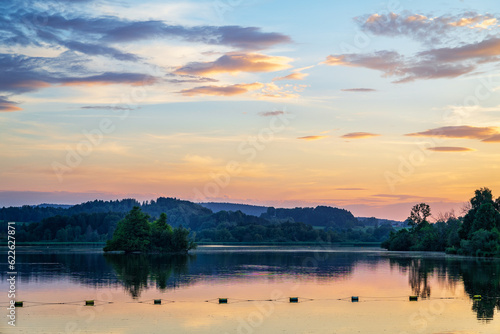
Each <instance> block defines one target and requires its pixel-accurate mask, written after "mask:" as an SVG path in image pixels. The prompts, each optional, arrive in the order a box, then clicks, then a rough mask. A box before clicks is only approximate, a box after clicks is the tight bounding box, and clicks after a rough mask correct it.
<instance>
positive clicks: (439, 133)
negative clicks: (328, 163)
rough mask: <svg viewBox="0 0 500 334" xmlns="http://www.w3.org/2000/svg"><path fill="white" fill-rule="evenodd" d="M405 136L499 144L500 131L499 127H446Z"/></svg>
mask: <svg viewBox="0 0 500 334" xmlns="http://www.w3.org/2000/svg"><path fill="white" fill-rule="evenodd" d="M405 136H413V137H442V138H466V139H479V140H481V141H483V142H499V141H500V131H499V128H498V127H493V126H488V127H476V126H469V125H460V126H444V127H440V128H435V129H430V130H427V131H422V132H415V133H408V134H406V135H405Z"/></svg>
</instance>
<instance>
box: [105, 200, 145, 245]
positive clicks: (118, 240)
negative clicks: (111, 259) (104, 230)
mask: <svg viewBox="0 0 500 334" xmlns="http://www.w3.org/2000/svg"><path fill="white" fill-rule="evenodd" d="M150 235H151V226H150V224H149V215H147V214H145V213H143V212H142V210H141V209H140V208H139V207H138V206H134V208H133V209H132V210H131V211H130V212H129V213H128V214H127V215H126V216H125V218H124V219H122V220H120V221H119V222H118V225H117V226H116V230H115V232H114V233H113V238H112V239H111V240H108V242H107V243H106V247H104V251H105V252H107V251H125V252H126V253H129V252H137V251H139V252H144V251H147V250H149V244H150Z"/></svg>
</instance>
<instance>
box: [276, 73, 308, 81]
mask: <svg viewBox="0 0 500 334" xmlns="http://www.w3.org/2000/svg"><path fill="white" fill-rule="evenodd" d="M308 75H309V74H308V73H301V72H293V73H291V74H289V75H286V76H284V77H277V78H274V79H273V81H280V80H304V78H305V77H307V76H308Z"/></svg>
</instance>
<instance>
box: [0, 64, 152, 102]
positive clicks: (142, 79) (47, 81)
mask: <svg viewBox="0 0 500 334" xmlns="http://www.w3.org/2000/svg"><path fill="white" fill-rule="evenodd" d="M56 58H58V59H54V58H44V57H28V56H20V55H12V54H0V71H1V72H2V73H3V75H2V76H1V77H0V92H9V93H13V94H21V93H26V92H31V91H36V90H38V89H41V88H45V87H50V86H52V85H68V86H70V85H109V84H128V85H134V86H142V85H151V84H154V83H156V82H158V81H159V79H158V78H156V77H153V76H151V75H147V74H140V73H128V72H105V73H101V74H95V75H88V74H87V75H80V76H77V75H75V73H62V71H61V70H62V69H65V70H67V71H68V72H69V71H71V69H72V68H71V65H68V66H69V67H68V68H65V66H66V65H65V64H66V62H67V59H65V56H64V55H63V56H61V57H56ZM57 60H59V61H60V62H59V63H58V61H57ZM69 60H70V59H69ZM69 60H68V61H69ZM58 64H59V68H60V69H61V70H59V71H58V72H54V71H47V70H45V69H46V68H49V69H53V68H54V70H55V67H57V65H58Z"/></svg>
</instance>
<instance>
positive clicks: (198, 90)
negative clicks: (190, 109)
mask: <svg viewBox="0 0 500 334" xmlns="http://www.w3.org/2000/svg"><path fill="white" fill-rule="evenodd" d="M262 87H264V84H262V83H260V82H254V83H250V84H235V85H228V86H200V87H194V88H190V89H183V90H181V91H180V92H179V93H181V94H182V95H185V96H195V95H218V96H233V95H239V94H244V93H246V92H249V91H252V90H256V89H260V88H262Z"/></svg>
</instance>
